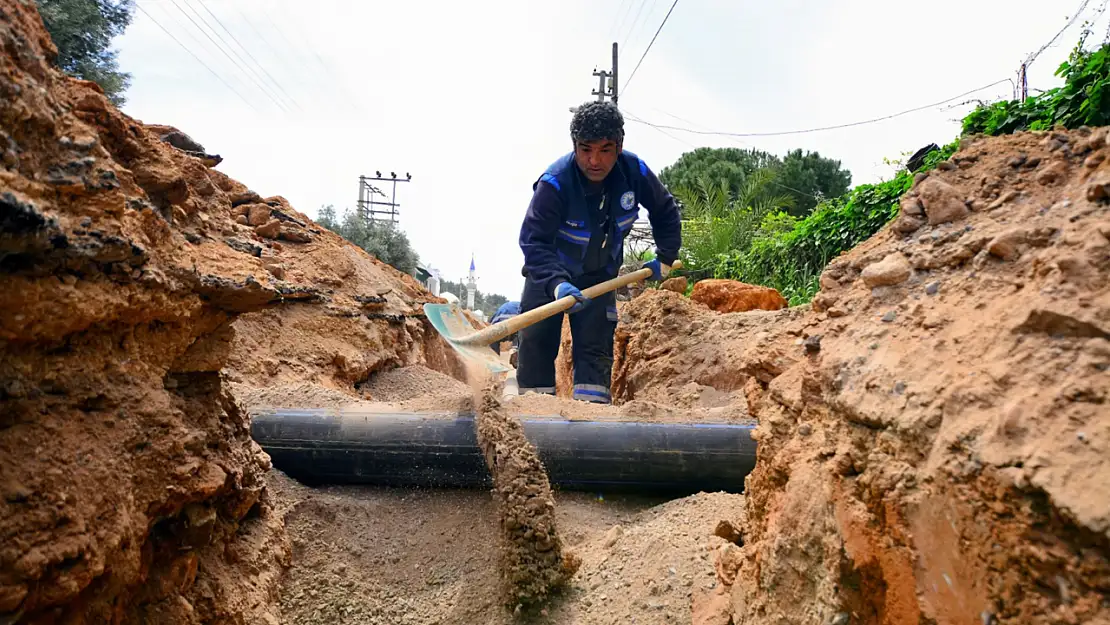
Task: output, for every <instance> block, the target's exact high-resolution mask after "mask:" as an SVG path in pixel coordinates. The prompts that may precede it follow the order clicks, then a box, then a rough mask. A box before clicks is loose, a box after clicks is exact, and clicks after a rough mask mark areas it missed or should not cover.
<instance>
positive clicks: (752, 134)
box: [625, 78, 1010, 137]
mask: <svg viewBox="0 0 1110 625" xmlns="http://www.w3.org/2000/svg"><path fill="white" fill-rule="evenodd" d="M1004 82H1010V79H1009V78H1004V79H1002V80H997V81H995V82H992V83H991V84H989V85H983V86H982V87H979V88H977V89H972V90H971V91H967V92H964V93H961V94H960V95H957V96H953V97H951V98H947V99H944V100H941V101H940V102H934V103H932V104H926V105H924V106H918V107H915V108H912V109H908V110H905V111H901V112H899V113H894V114H892V115H884V116H883V117H876V118H874V119H865V120H863V121H858V122H851V123H848V124H838V125H836V126H824V127H821V128H806V129H804V130H783V131H778V132H723V131H712V130H694V129H691V128H681V127H678V126H668V125H665V124H657V126H658V127H659V128H663V129H666V130H677V131H680V132H688V133H691V134H696V135H717V136H722V137H780V136H783V135H801V134H807V133H811V132H822V131H825V130H839V129H841V128H852V127H854V126H864V125H867V124H874V123H876V122H881V121H886V120H888V119H894V118H895V117H901V116H903V115H909V114H910V113H916V112H918V111H923V110H925V109H929V108H933V107H936V106H940V105H942V104H947V103H949V102H951V101H953V100H958V99H960V98H962V97H965V96H969V95H971V94H973V93H976V92H978V91H983V90H984V89H989V88H991V87H994V86H996V85H1000V84H1002V83H1004ZM627 89H628V83H625V90H627ZM633 121H638V122H639V123H647V122H645V121H643V120H636V119H633Z"/></svg>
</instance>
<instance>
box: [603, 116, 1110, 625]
mask: <svg viewBox="0 0 1110 625" xmlns="http://www.w3.org/2000/svg"><path fill="white" fill-rule="evenodd" d="M1106 133H1107V130H1106V129H1097V130H1080V131H1076V132H1071V133H1063V132H1049V133H1024V134H1019V135H1015V136H1011V137H1003V138H995V139H984V138H971V139H968V140H965V142H964V145H963V146H962V148H961V150H960V151H959V152H958V153H957V154H956V155H955V156H954V157H953V158H952V160H951V161H950V162H947V163H944V164H942V166H941V167H940V168H939V170H938V171H936V172H935V173H933V174H931V175H929V176H919V177H918V180H917V182H916V183H915V189H914V192H912V193H911V194H910V195H908V196H907V198H906V199H905V200H904V201H903V203H902V215H901V217H900V218H899V219H898V220H897V221H896V222H895V223H894V224H892V226H891V227H889V228H887V229H886V230H884V231H883V232H881V233H879V234H878V235H876V236H875V237H874V238H872V239H871V240H869V241H868V242H866V243H865V244H863V245H862V246H860V247H859V248H857V249H856V250H853V251H852V252H851V253H849V254H847V255H845V256H843V257H841V258H839V259H836V260H835V261H833V262H832V263H831V264H830V265H829V267H828V268H827V269H826V270H825V272H824V274H823V275H822V277H821V292H820V293H819V295H818V296H817V298H816V299H815V300H814V302H813V306H812V309H811V310H806V309H804V308H803V309H796V310H785V311H779V312H773V313H756V312H753V313H746V314H738V315H737V314H733V315H720V316H714V317H708V318H707V317H705V316H704V315H699V314H697V313H696V311H695V310H694V309H693V307H692V305H691V304H690V303H689V302H687V301H685V300H682V299H681V298H679V297H678V296H677V295H674V294H672V293H667V292H658V293H648V294H645V295H644V296H643V297H641V298H638V299H636V300H634V301H633V302H632V303H631V304H630V305H629V306H628V307H627V308H626V311H625V318H626V321H627V324H626V327H625V330H624V332H623V333H622V334H621V336H622V337H623V338H622V339H621V340H620V341H618V346H619V349H618V360H619V367H618V371H617V372H616V374H615V378H616V380H617V388H616V389H615V392H616V395H617V396H618V397H621V398H622V399H625V400H628V399H631V398H640V397H658V396H660V395H666V394H667V393H668V392H672V393H673V392H674V391H676V390H677V388H678V385H681V384H684V383H689V382H696V383H698V384H702V385H706V386H712V387H713V388H715V389H717V390H719V391H729V390H733V389H738V388H742V389H744V390H745V391H746V394H747V397H748V402H749V407H750V412H751V414H752V416H754V417H755V418H756V419H757V420H758V422H759V427H758V428H757V430H756V436H757V437H758V441H759V452H758V453H759V460H758V466H757V468H756V470H755V472H754V473H753V474H752V475H750V476H749V478H748V480H747V483H746V492H747V499H746V501H747V504H746V505H747V509H746V512H747V517H748V520H747V523H746V524H745V525H744V526H743V527H742V533H743V542H744V546H743V547H742V549H741V550H740V554H739V556H740V557H736V556H737V554H731V555H729V556H728V557H727V558H726V559H725V561H723V562H722V561H718V567H719V568H721V569H723V570H725V571H727V572H728V574H727V576H726V577H727V578H729V579H733V580H734V581H733V582H732V586H731V590H730V592H729V593H728V595H729V599H728V605H727V609H724V608H723V607H722V605H721V599H722V598H721V597H718V598H717V601H716V602H715V603H714V604H713V605H711V606H709V607H707V608H705V611H703V612H699V613H697V614H695V616H696V617H698V618H702V617H704V618H705V619H708V620H705V621H703V622H715V623H720V624H721V625H724V624H725V623H727V622H728V619H729V618H731V619H732V621H733V622H734V623H765V622H775V623H848V622H863V623H910V622H913V623H915V622H936V623H970V622H975V623H1080V622H1084V623H1096V622H1101V623H1105V622H1110V602H1108V601H1107V596H1110V594H1108V593H1110V489H1108V486H1107V484H1110V408H1108V404H1107V399H1108V397H1107V393H1108V392H1110V279H1108V278H1110V209H1108V201H1110V193H1108V189H1110V187H1108V186H1107V185H1108V184H1110V164H1108V163H1106V158H1105V157H1106V155H1107V148H1106ZM680 330H681V331H680ZM621 341H623V345H622V344H621Z"/></svg>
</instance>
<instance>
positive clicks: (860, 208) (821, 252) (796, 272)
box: [714, 142, 959, 306]
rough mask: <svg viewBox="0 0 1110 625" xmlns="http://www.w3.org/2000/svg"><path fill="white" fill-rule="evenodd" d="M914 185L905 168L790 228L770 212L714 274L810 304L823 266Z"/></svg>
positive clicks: (871, 230)
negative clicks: (749, 240) (747, 243)
mask: <svg viewBox="0 0 1110 625" xmlns="http://www.w3.org/2000/svg"><path fill="white" fill-rule="evenodd" d="M958 147H959V143H958V142H953V143H951V144H949V145H947V146H945V147H944V148H942V149H941V150H934V151H933V152H931V153H930V154H929V155H928V156H927V157H926V159H925V165H924V166H923V167H922V169H921V170H922V171H928V170H930V169H933V168H934V167H936V165H937V163H939V162H940V161H942V160H945V159H947V158H949V157H951V156H952V155H953V154H955V152H956V149H957V148H958ZM912 185H913V176H912V175H911V174H910V173H909V172H908V171H906V170H904V169H903V170H902V171H900V172H898V174H897V175H896V176H895V177H894V178H892V179H891V180H888V181H886V182H882V183H879V184H865V185H860V186H858V187H856V188H855V189H852V191H851V192H850V193H848V194H847V195H844V196H843V197H839V198H835V199H832V200H829V201H826V202H822V203H821V204H820V205H818V207H817V210H815V211H814V212H813V213H812V214H811V215H810V216H809V217H807V218H805V219H802V220H796V221H795V222H794V223H793V226H792V227H790V229H789V230H787V229H786V226H787V225H788V224H789V221H787V220H786V219H785V218H784V217H782V216H780V215H774V216H769V217H768V218H766V219H764V221H763V223H762V224H761V227H760V232H759V235H758V236H757V237H756V238H755V239H754V240H753V241H752V243H751V245H750V247H748V248H747V249H746V250H745V249H741V250H736V251H734V252H733V253H731V254H728V255H726V256H725V257H723V258H722V259H721V262H719V263H718V264H717V266H716V268H715V272H714V277H717V278H729V279H733V280H740V281H742V282H748V283H752V284H762V285H764V286H770V287H774V288H776V289H778V290H779V292H781V293H782V295H783V297H785V298H786V299H787V300H788V301H789V302H790V304H791V305H792V306H793V305H798V304H803V303H805V302H808V301H809V300H810V299H812V298H813V296H814V294H816V293H817V288H818V279H819V278H820V276H821V271H822V270H824V268H825V265H827V264H828V263H829V261H830V260H832V259H833V258H835V257H836V256H838V255H840V254H841V253H843V252H845V251H847V250H850V249H851V248H853V247H855V246H856V245H858V244H860V243H862V242H863V241H865V240H867V239H868V238H869V237H871V236H872V235H874V234H875V233H876V232H878V231H879V230H880V229H881V228H882V227H883V226H885V225H886V224H887V223H889V222H890V220H891V219H893V218H894V217H895V216H897V215H898V203H899V200H900V199H901V197H902V195H903V194H905V193H906V191H909V189H910V187H911V186H912Z"/></svg>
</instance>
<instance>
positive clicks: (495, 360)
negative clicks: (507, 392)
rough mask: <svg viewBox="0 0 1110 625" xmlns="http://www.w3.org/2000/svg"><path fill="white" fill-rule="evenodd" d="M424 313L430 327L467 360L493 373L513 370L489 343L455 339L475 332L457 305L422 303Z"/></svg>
mask: <svg viewBox="0 0 1110 625" xmlns="http://www.w3.org/2000/svg"><path fill="white" fill-rule="evenodd" d="M424 314H425V315H427V317H428V321H430V322H432V327H434V328H435V329H436V331H437V332H439V333H440V335H441V336H443V338H444V339H446V340H447V342H448V343H450V344H451V347H453V348H455V351H457V352H458V353H459V354H461V355H462V357H463V358H465V359H466V360H467V361H469V362H473V363H476V364H481V365H484V366H485V367H486V368H487V369H489V370H490V371H491V372H493V373H504V372H506V371H512V370H513V368H512V367H510V366H508V365H506V364H505V363H504V362H503V361H502V360H501V356H499V355H498V354H497V352H495V351H493V348H491V347H490V346H489V345H469V344H464V343H460V342H458V340H457V339H461V338H463V337H466V336H470V335H473V334H474V333H475V332H477V330H476V329H475V328H474V326H473V324H471V323H470V320H469V319H467V318H466V316H465V315H463V313H462V310H461V309H460V308H459V307H458V306H455V305H453V304H430V303H429V304H424Z"/></svg>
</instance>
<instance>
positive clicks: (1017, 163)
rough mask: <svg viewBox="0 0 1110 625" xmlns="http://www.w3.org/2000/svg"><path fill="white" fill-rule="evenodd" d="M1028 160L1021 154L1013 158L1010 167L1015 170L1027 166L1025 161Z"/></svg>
mask: <svg viewBox="0 0 1110 625" xmlns="http://www.w3.org/2000/svg"><path fill="white" fill-rule="evenodd" d="M1026 158H1028V157H1027V156H1025V155H1024V154H1019V155H1017V156H1015V157H1013V158H1011V159H1010V160H1009V162H1008V164H1009V165H1010V167H1013V168H1014V169H1017V168H1018V167H1021V166H1022V165H1024V164H1025V159H1026Z"/></svg>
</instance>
